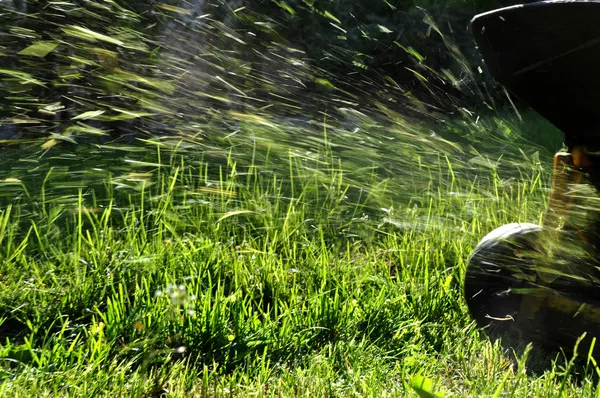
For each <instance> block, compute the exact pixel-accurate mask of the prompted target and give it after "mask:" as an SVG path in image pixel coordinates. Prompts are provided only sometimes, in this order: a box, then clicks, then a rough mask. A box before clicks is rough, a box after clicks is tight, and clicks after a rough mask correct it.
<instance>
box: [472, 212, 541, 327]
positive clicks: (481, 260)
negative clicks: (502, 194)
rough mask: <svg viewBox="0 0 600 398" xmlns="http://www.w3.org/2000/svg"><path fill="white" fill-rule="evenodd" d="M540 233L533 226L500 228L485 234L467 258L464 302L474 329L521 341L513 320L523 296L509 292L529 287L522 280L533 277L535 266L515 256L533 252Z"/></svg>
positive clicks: (511, 225) (529, 259) (515, 319)
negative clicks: (515, 336) (518, 338)
mask: <svg viewBox="0 0 600 398" xmlns="http://www.w3.org/2000/svg"><path fill="white" fill-rule="evenodd" d="M541 231H542V227H540V226H539V225H536V224H528V223H513V224H507V225H503V226H502V227H500V228H497V229H495V230H494V231H492V232H490V233H489V234H487V235H486V236H485V237H484V238H483V239H482V240H481V241H480V242H479V244H478V245H477V247H476V248H475V249H474V250H473V253H472V254H471V256H470V258H469V261H468V265H467V270H466V274H465V283H464V295H465V300H466V302H467V306H468V308H469V312H470V314H471V317H472V318H473V319H474V320H475V321H476V323H477V325H478V326H479V327H481V328H485V330H486V332H487V333H488V334H489V335H491V336H493V337H503V336H505V335H518V336H519V337H522V330H520V325H519V324H518V322H517V318H518V313H519V310H520V307H521V300H522V298H523V296H522V295H520V294H516V293H514V292H512V290H513V289H517V288H527V287H531V286H532V285H531V283H530V282H529V281H527V279H526V278H523V276H526V275H527V274H532V273H534V272H535V270H534V267H535V265H534V263H533V260H531V258H527V256H518V255H517V252H524V253H527V251H532V250H535V246H536V243H537V241H538V240H539V237H540V232H541ZM515 275H520V276H521V277H515ZM502 319H503V320H502Z"/></svg>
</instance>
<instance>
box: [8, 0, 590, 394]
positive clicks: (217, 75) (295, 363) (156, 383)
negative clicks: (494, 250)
mask: <svg viewBox="0 0 600 398" xmlns="http://www.w3.org/2000/svg"><path fill="white" fill-rule="evenodd" d="M171 3H174V4H171ZM171 3H169V4H167V3H164V4H163V3H152V4H147V3H145V2H143V3H142V2H135V1H132V2H131V3H130V4H128V5H120V4H119V3H118V2H115V1H106V2H102V3H100V2H76V1H72V2H69V1H64V2H49V3H48V4H41V3H39V2H32V1H24V2H20V1H13V2H12V3H11V2H5V3H2V4H1V5H0V7H1V9H2V14H0V19H2V23H3V25H2V33H3V35H1V36H0V47H1V51H0V56H1V57H2V58H1V59H2V60H3V65H2V68H0V90H1V91H2V93H3V94H4V102H3V103H2V105H3V106H2V108H1V109H0V116H1V118H2V124H0V151H1V152H0V396H11V397H12V396H27V397H29V396H77V397H81V396H226V395H234V396H250V395H252V396H254V395H256V396H309V395H310V396H326V397H331V396H373V397H382V396H404V395H410V394H413V395H414V394H419V395H420V396H423V397H430V396H454V395H456V396H504V395H513V396H555V395H556V394H557V393H558V394H559V395H560V394H565V395H571V396H578V397H579V396H591V395H593V394H595V393H597V388H596V380H597V379H596V378H595V376H594V375H595V374H596V372H598V368H597V367H595V364H594V363H591V362H590V363H588V366H587V367H586V368H585V369H584V370H583V371H582V372H583V374H576V372H575V371H574V370H573V367H572V366H570V365H571V364H572V363H571V362H568V359H569V358H567V359H564V358H560V357H559V358H557V359H555V360H554V361H552V358H551V359H548V360H547V361H546V363H547V364H548V367H547V370H546V371H545V372H543V373H538V374H532V373H531V372H528V371H527V370H528V367H527V358H526V356H527V355H528V354H527V353H528V351H527V350H524V351H519V352H518V353H517V355H516V356H517V360H513V358H512V357H511V355H510V353H507V352H506V351H505V350H504V349H503V348H502V347H501V346H500V345H499V344H496V343H492V342H490V341H489V340H488V339H487V338H486V337H485V336H483V335H481V334H480V332H479V331H478V330H476V328H475V326H474V324H473V322H472V321H471V320H470V319H469V316H468V313H467V309H466V306H465V304H464V302H463V297H462V278H463V275H464V270H465V263H466V260H467V258H468V256H469V254H470V252H471V250H472V248H473V247H474V246H475V245H476V244H477V242H478V241H479V239H481V237H482V236H484V235H485V234H486V233H487V232H489V231H491V230H492V229H494V228H496V227H498V226H500V225H502V224H505V223H509V222H518V221H522V222H534V223H537V222H540V221H541V219H542V217H543V214H544V211H545V208H546V200H547V196H548V189H549V184H550V180H551V171H550V170H551V159H552V155H553V153H554V152H555V151H556V150H558V149H559V148H560V146H561V145H562V137H561V135H560V134H559V133H558V132H557V131H556V130H555V129H554V128H552V127H551V126H549V125H548V124H547V123H546V122H544V121H543V120H541V119H540V118H539V117H538V116H536V115H535V114H533V113H531V112H529V111H526V110H522V109H520V108H521V107H519V109H517V108H514V107H508V108H507V109H504V107H503V106H502V104H501V102H494V98H496V100H497V99H498V96H500V97H503V98H504V96H505V93H504V92H499V94H498V95H496V94H493V93H492V94H490V93H488V95H486V96H484V95H483V94H481V92H480V89H481V87H480V86H481V84H480V83H481V82H480V81H478V80H477V79H476V78H475V75H474V74H473V73H472V72H471V70H476V67H477V66H478V65H469V62H470V61H469V60H468V59H467V57H465V56H463V55H462V53H461V51H460V49H459V48H458V46H456V45H454V43H453V42H452V40H451V38H450V37H449V36H446V35H445V33H444V32H446V28H445V27H443V29H438V28H437V26H436V25H435V23H434V22H433V19H432V18H427V13H426V12H424V11H423V10H419V9H416V8H414V7H413V8H411V13H412V14H414V15H418V16H419V21H418V22H419V23H418V24H415V25H414V26H417V27H420V26H425V27H426V28H425V31H423V32H418V33H419V34H418V35H417V34H415V35H414V36H415V37H418V38H419V40H420V39H422V38H424V37H426V38H429V37H431V36H432V35H433V36H435V35H439V37H438V36H436V37H437V41H438V42H440V43H441V44H442V45H444V46H446V47H447V51H448V54H447V55H448V57H450V58H451V59H450V61H449V65H450V66H451V67H449V69H445V70H436V69H435V68H434V67H433V65H432V64H430V63H431V62H433V61H432V60H431V59H428V58H427V57H426V56H423V55H422V54H421V53H419V48H417V46H416V44H418V43H412V42H409V41H406V40H409V39H407V38H406V37H407V36H410V35H405V36H401V35H398V33H399V32H394V34H395V35H398V37H399V38H398V40H399V41H398V43H397V48H400V49H401V50H402V51H401V52H402V54H404V56H405V59H404V58H403V62H404V63H403V64H402V65H401V67H402V68H404V67H406V68H408V69H406V70H408V71H410V73H411V76H413V77H414V81H411V83H410V84H404V83H402V84H401V82H398V81H396V80H394V78H393V77H392V76H390V75H385V76H384V75H378V72H377V71H375V72H373V73H372V74H359V73H358V72H356V71H355V70H351V71H350V72H349V73H347V74H341V73H338V74H337V75H336V74H335V73H333V72H332V71H330V70H326V69H325V68H324V66H323V65H324V64H326V62H325V60H324V59H321V60H319V59H310V57H308V55H307V54H308V53H309V51H308V50H306V46H311V45H314V43H293V42H290V41H289V40H288V37H287V36H286V35H285V33H286V28H287V25H286V24H284V23H283V22H282V21H286V19H284V18H282V17H281V16H280V15H279V14H273V15H261V14H258V13H257V12H256V11H255V10H254V9H253V8H252V7H250V3H248V5H249V7H248V8H246V7H245V6H239V7H237V8H231V7H229V6H230V4H232V3H234V2H231V1H230V2H216V1H214V2H206V4H204V3H205V2H190V3H188V2H171ZM275 3H276V6H277V7H275V8H276V9H277V10H279V11H280V12H282V13H284V14H285V15H286V18H291V17H290V16H288V14H289V15H291V16H294V15H296V14H294V13H292V12H291V11H290V9H291V10H292V11H293V12H296V11H297V10H301V11H302V12H304V13H307V14H306V15H309V16H310V17H311V18H313V17H314V18H321V19H319V21H318V22H319V24H318V25H319V26H326V28H327V29H333V30H336V31H340V32H341V31H343V30H345V29H350V28H353V29H354V28H357V29H358V30H360V29H363V28H364V29H366V30H365V32H370V31H375V32H377V33H378V34H380V36H384V37H387V36H385V35H389V34H391V32H388V30H391V29H389V28H387V27H386V26H384V25H380V24H379V23H375V22H377V21H375V22H373V23H371V24H370V25H369V26H367V27H365V26H362V25H361V26H358V25H357V26H352V27H349V26H346V25H344V24H343V23H342V22H341V21H340V20H339V18H340V19H342V20H350V19H348V18H350V16H349V15H345V16H344V17H342V16H339V18H338V17H336V16H335V15H333V14H331V12H329V11H328V9H327V8H322V7H321V5H319V4H317V5H315V3H314V2H312V3H311V2H306V1H305V2H302V4H300V2H297V3H298V4H299V5H298V6H297V5H296V3H294V4H293V5H294V7H296V8H290V7H291V6H290V5H289V4H288V3H285V2H281V1H279V2H275ZM482 3H484V2H482ZM176 4H177V5H176ZM257 4H258V3H257ZM269 4H270V3H269ZM290 4H291V2H290ZM419 4H420V3H419ZM200 5H206V7H208V8H210V7H213V8H210V11H211V12H210V13H205V12H203V10H202V9H201V8H202V7H200ZM253 5H255V4H253ZM380 5H381V4H380ZM299 7H300V8H299ZM383 7H384V9H385V10H387V8H390V10H392V9H394V6H393V5H392V4H391V3H388V2H385V4H384V5H383ZM332 9H333V8H332ZM325 11H327V12H328V13H329V14H328V13H326V12H325ZM342 11H343V10H342ZM336 12H337V11H336ZM278 15H279V16H278ZM396 17H398V21H401V20H403V19H402V18H404V15H396ZM344 18H346V19H344ZM336 20H337V21H336ZM421 20H422V21H421ZM302 21H303V20H300V21H299V22H298V20H294V22H297V23H299V24H300V25H301V24H302ZM390 26H392V25H390ZM448 26H449V25H448ZM367 28H369V29H371V30H369V29H367ZM384 28H385V29H384ZM357 29H354V30H357ZM419 29H420V28H419ZM455 29H458V28H455ZM449 30H450V31H451V30H452V28H451V27H450V26H449ZM365 32H363V33H364V35H365V36H361V38H360V40H362V41H363V42H365V43H367V44H369V45H371V44H373V43H374V42H373V43H371V42H372V41H377V40H379V39H377V38H376V37H375V36H373V37H371V36H369V35H368V34H367V33H365ZM388 38H389V37H388ZM328 39H331V38H329V37H328ZM337 39H339V40H344V38H343V37H342V38H340V37H337V38H336V40H337ZM381 40H382V41H380V42H378V43H377V45H375V44H373V46H375V47H377V48H382V47H381V46H383V45H384V44H385V43H384V40H383V39H381ZM386 40H387V39H386ZM332 42H333V41H331V40H329V41H328V42H327V43H329V44H331V43H332ZM382 43H383V44H382ZM329 44H327V45H323V46H322V47H323V49H324V52H325V53H326V54H327V57H330V58H332V57H334V55H335V54H338V55H339V54H340V51H342V50H344V48H345V47H343V46H337V44H335V43H334V44H335V45H333V47H331V48H330V47H328V46H329ZM302 46H304V47H305V49H304V50H303V49H302V48H300V47H302ZM330 50H331V51H330ZM334 50H335V51H334ZM428 50H429V52H430V53H434V52H435V51H437V50H435V49H434V50H431V49H428ZM336 51H337V52H336ZM344 51H345V50H344ZM355 52H356V53H347V54H342V55H344V56H347V59H353V57H354V56H357V57H358V58H357V59H359V58H360V59H362V60H364V59H367V58H368V54H364V53H360V54H359V52H358V50H356V51H355ZM442 55H444V54H442ZM444 56H445V55H444ZM342 58H343V59H346V58H344V57H342ZM442 58H444V57H442ZM336 62H337V61H336ZM365 62H366V61H365ZM398 65H400V63H398ZM366 66H367V65H365V64H362V63H360V62H358V61H357V64H356V65H355V64H353V66H352V67H355V68H358V70H362V69H364V67H366ZM398 67H399V68H400V66H398ZM349 70H350V69H349ZM403 70H404V69H403ZM379 78H380V79H379ZM378 79H379V80H378ZM403 84H404V85H403ZM440 87H442V88H444V87H447V90H448V92H450V90H451V88H452V90H458V91H459V92H466V93H467V94H468V95H469V96H470V97H469V98H470V99H471V100H473V101H476V102H477V103H478V106H479V105H480V107H481V108H483V109H485V111H484V112H482V111H481V110H472V109H467V108H466V107H465V106H462V105H461V102H460V101H459V100H457V99H456V98H454V97H453V96H452V95H450V94H448V93H446V92H443V90H442V91H441V89H440ZM487 89H489V90H490V91H491V90H492V89H493V88H492V87H487V88H486V90H487ZM419 90H420V92H426V93H428V95H429V96H430V98H431V99H432V102H431V103H429V102H427V101H426V100H424V99H423V98H421V99H419V96H418V95H415V94H414V93H413V91H414V92H417V91H419ZM461 90H462V91H461ZM469 90H471V91H469ZM478 90H479V91H478ZM446 102H447V105H448V108H449V109H439V108H437V107H436V105H435V104H436V103H446ZM494 104H497V106H494ZM523 352H524V354H523Z"/></svg>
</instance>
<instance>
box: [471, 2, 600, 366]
mask: <svg viewBox="0 0 600 398" xmlns="http://www.w3.org/2000/svg"><path fill="white" fill-rule="evenodd" d="M471 29H472V33H473V35H474V37H475V41H476V43H477V46H478V49H479V51H480V53H481V55H482V56H483V59H484V62H485V65H486V67H487V69H488V70H489V72H490V73H491V75H492V76H493V77H494V79H495V80H496V81H497V82H499V83H500V84H502V85H503V86H504V87H505V88H506V89H507V90H508V92H509V93H511V94H512V95H514V96H516V97H518V98H520V99H521V100H522V101H523V102H525V103H526V104H528V105H529V106H530V107H531V108H532V109H534V110H535V111H536V112H537V113H539V114H540V115H541V116H543V117H544V118H546V119H547V120H548V121H550V122H551V123H552V124H554V125H555V126H556V127H558V128H559V129H560V130H561V131H562V132H563V133H564V135H565V140H564V143H565V146H566V148H567V150H566V151H565V152H559V153H557V154H556V155H555V157H554V174H553V181H552V191H551V193H550V199H549V203H548V209H547V211H546V214H545V216H544V222H543V225H541V226H540V225H537V224H524V223H513V224H508V225H505V226H502V227H500V228H498V229H496V230H494V231H492V232H491V233H489V234H488V235H487V236H485V237H484V238H483V239H482V240H481V242H480V243H479V244H478V245H477V247H476V248H475V249H474V251H473V253H472V254H471V257H470V258H469V262H468V265H467V270H466V274H465V282H464V294H465V299H466V302H467V305H468V308H469V312H470V314H471V316H472V317H473V318H474V320H475V321H476V323H477V325H478V326H480V327H482V328H484V330H486V331H487V332H488V334H489V335H491V336H495V337H503V338H504V337H507V336H510V337H511V338H510V340H512V341H515V340H514V338H516V339H517V340H516V341H519V342H533V343H534V345H535V344H538V345H539V346H542V347H550V348H553V349H556V348H560V349H564V350H568V351H572V350H573V349H574V348H575V346H576V344H578V345H577V346H578V350H577V352H578V353H579V354H580V355H583V356H586V355H588V354H591V355H593V356H594V357H596V358H598V357H599V356H600V355H599V354H600V197H599V196H598V194H597V193H598V191H600V111H599V110H600V77H599V75H598V72H599V71H600V2H594V1H539V2H534V3H528V4H524V5H516V6H512V7H507V8H502V9H498V10H494V11H490V12H487V13H484V14H480V15H477V16H475V17H474V18H473V20H472V21H471ZM596 339H598V342H597V343H596Z"/></svg>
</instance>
